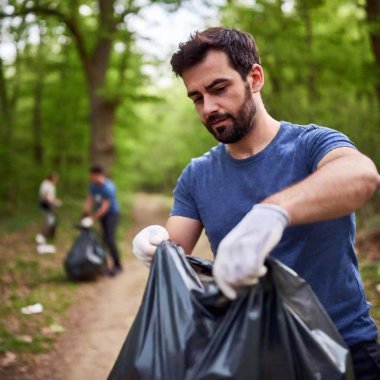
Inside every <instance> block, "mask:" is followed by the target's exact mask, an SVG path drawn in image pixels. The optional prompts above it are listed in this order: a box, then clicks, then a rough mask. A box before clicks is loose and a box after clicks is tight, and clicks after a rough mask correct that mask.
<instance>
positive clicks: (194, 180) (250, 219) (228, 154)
mask: <svg viewBox="0 0 380 380" xmlns="http://www.w3.org/2000/svg"><path fill="white" fill-rule="evenodd" d="M171 64H172V68H173V71H174V72H175V73H176V74H177V75H178V76H180V77H181V78H182V79H183V82H184V84H185V87H186V90H187V95H188V97H189V98H190V99H191V100H192V101H193V103H194V106H195V109H196V111H197V113H198V115H199V117H200V119H201V121H202V122H203V124H204V125H205V127H206V128H207V130H208V131H209V132H210V133H211V134H212V135H213V136H214V137H215V138H216V139H217V140H218V141H219V142H220V144H219V145H218V146H216V147H215V148H213V149H211V150H210V151H209V152H208V153H206V154H205V155H203V156H202V157H199V158H196V159H193V160H192V161H191V162H190V164H189V165H188V166H187V167H186V168H185V170H184V171H183V173H182V174H181V176H180V178H179V180H178V183H177V186H176V188H175V189H174V205H173V208H172V210H171V214H170V217H169V219H168V221H167V224H166V228H164V227H161V226H149V227H147V228H145V229H144V230H142V231H141V232H140V233H139V234H137V235H136V237H135V238H134V241H133V251H134V253H135V254H136V256H137V257H138V258H140V259H141V260H142V261H144V263H145V264H146V265H149V264H150V262H151V260H152V258H153V255H154V252H155V248H156V245H157V244H158V243H159V242H160V241H162V240H163V239H167V238H168V237H170V238H171V239H172V240H173V241H175V242H176V243H178V244H180V245H181V246H182V247H183V248H184V250H185V251H186V252H187V253H189V254H191V252H192V250H193V248H194V246H195V244H196V242H197V241H198V239H199V236H200V234H201V231H202V229H203V228H204V229H205V232H206V234H207V236H208V239H209V241H210V244H211V248H212V251H213V253H214V255H216V259H215V264H214V270H213V274H214V277H215V280H216V282H217V283H218V285H219V287H220V289H221V290H222V291H223V292H224V294H225V295H226V296H227V297H228V298H231V299H234V298H235V297H236V289H237V288H238V287H240V286H244V285H250V284H254V283H256V282H257V281H258V278H259V277H260V276H262V275H264V274H265V272H266V268H265V267H264V260H265V257H266V256H267V255H268V254H271V256H273V257H274V258H276V259H278V260H280V261H282V262H283V263H284V264H286V265H287V266H289V267H291V268H293V269H294V270H295V271H296V272H297V273H299V275H300V276H301V277H303V278H305V280H306V281H307V282H308V283H309V284H310V285H311V287H312V289H313V290H314V292H315V293H316V295H317V296H318V298H319V300H320V301H321V303H322V305H323V306H324V307H325V309H326V311H327V313H328V314H329V315H330V317H331V319H332V320H333V322H334V323H335V325H336V326H337V328H338V330H339V331H340V333H341V335H342V336H343V338H344V340H345V341H346V343H347V345H348V346H349V348H350V351H351V354H352V358H353V363H354V369H355V375H356V378H357V379H359V380H360V379H366V380H369V379H373V380H375V379H379V378H380V348H379V345H378V344H377V336H378V332H377V327H376V326H375V324H374V322H373V320H372V319H371V318H370V315H369V309H370V305H369V303H368V302H367V301H366V297H365V292H364V286H363V283H362V280H361V277H360V274H359V269H358V262H357V259H356V256H355V251H354V242H355V216H354V213H353V211H354V210H356V209H358V208H360V207H361V206H362V205H363V204H364V203H365V202H366V201H367V200H368V199H369V198H370V197H371V196H372V195H373V193H374V192H375V191H376V189H377V188H378V187H379V185H380V177H379V175H378V173H377V170H376V167H375V165H374V164H373V162H372V161H371V160H370V159H369V158H368V157H366V156H364V155H363V154H361V153H360V152H359V151H358V150H357V149H356V148H355V146H354V144H353V143H352V142H351V141H350V140H349V139H348V138H347V137H346V136H344V135H343V134H341V133H340V132H337V131H334V130H332V129H329V128H324V127H320V126H317V125H314V124H310V125H306V126H301V125H297V124H292V123H290V122H285V121H281V122H280V121H278V120H275V119H274V118H273V117H271V116H270V115H269V114H268V112H267V111H266V109H265V107H264V104H263V101H262V99H261V89H262V87H263V85H264V73H263V69H262V67H261V64H260V58H259V53H258V50H257V48H256V45H255V42H254V40H253V38H252V37H251V36H250V35H249V34H247V33H244V32H239V31H237V30H234V29H228V28H210V29H207V30H205V31H204V32H201V33H195V34H193V35H192V36H191V38H190V39H189V40H188V41H187V42H186V43H182V44H180V46H179V50H178V51H177V52H176V53H175V54H174V55H173V57H172V60H171ZM289 96H291V94H289ZM294 101H295V102H296V101H297V99H295V100H294Z"/></svg>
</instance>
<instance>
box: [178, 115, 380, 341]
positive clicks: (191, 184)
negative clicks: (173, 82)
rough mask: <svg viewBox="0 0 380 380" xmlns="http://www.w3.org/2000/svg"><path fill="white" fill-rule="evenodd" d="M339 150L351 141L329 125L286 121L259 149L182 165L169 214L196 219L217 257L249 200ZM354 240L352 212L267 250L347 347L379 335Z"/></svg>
mask: <svg viewBox="0 0 380 380" xmlns="http://www.w3.org/2000/svg"><path fill="white" fill-rule="evenodd" d="M337 147H352V148H354V145H353V143H352V142H351V141H350V140H349V139H348V138H347V137H346V136H345V135H343V134H342V133H340V132H337V131H334V130H332V129H329V128H324V127H320V126H317V125H308V126H301V125H295V124H291V123H288V122H281V127H280V129H279V131H278V133H277V135H276V136H275V137H274V139H273V140H272V141H271V142H270V144H269V145H268V146H267V147H266V148H265V149H264V150H262V151H261V152H259V153H258V154H256V155H254V156H252V157H249V158H247V159H241V160H238V159H234V158H233V157H232V156H231V155H230V154H229V153H228V151H227V150H226V146H225V145H224V144H219V145H218V146H216V147H214V148H212V149H211V150H210V151H209V152H208V153H206V154H205V155H203V156H202V157H199V158H195V159H193V160H192V161H191V162H190V164H189V165H188V166H187V167H186V168H185V170H184V171H183V173H182V174H181V176H180V178H179V180H178V183H177V186H176V187H175V189H174V205H173V208H172V211H171V215H179V216H184V217H188V218H191V219H197V220H200V221H201V222H202V224H203V226H204V228H205V232H206V235H207V237H208V239H209V241H210V244H211V249H212V251H213V253H214V255H215V254H216V252H217V249H218V245H219V243H220V242H221V240H222V239H223V238H224V237H225V236H226V234H227V233H228V232H229V231H231V230H232V229H233V228H234V227H235V226H236V225H237V224H238V223H239V222H240V221H241V219H242V218H243V217H244V216H245V214H246V213H247V212H248V211H250V210H251V208H252V206H253V205H255V204H256V203H260V202H261V201H263V200H264V199H265V198H267V197H268V196H270V195H272V194H274V193H277V192H278V191H280V190H282V189H284V188H285V187H288V186H290V185H293V184H295V183H297V182H299V181H301V180H303V179H304V178H306V177H307V176H309V175H310V174H311V173H313V172H314V171H315V170H316V169H317V165H318V163H319V161H320V160H321V158H322V157H324V156H325V155H326V154H327V153H328V152H329V151H331V150H333V149H335V148H337ZM337 191H339V189H337ZM354 241H355V215H354V214H351V215H347V216H344V217H341V218H338V219H335V220H330V221H324V222H318V223H310V224H304V225H299V226H292V227H289V228H287V229H286V230H285V231H284V235H283V237H282V239H281V241H280V243H279V244H278V246H277V247H276V248H275V249H274V250H273V251H272V252H271V256H272V257H274V258H276V259H278V260H280V261H281V262H283V263H284V264H286V265H287V266H289V267H290V268H292V269H294V270H295V271H296V272H297V273H298V274H299V275H300V276H301V277H303V278H304V279H305V280H306V281H307V282H308V283H309V285H310V286H311V287H312V289H313V290H314V292H315V294H316V295H317V296H318V298H319V300H320V302H321V303H322V305H323V306H324V307H325V309H326V311H327V312H328V314H329V315H330V317H331V319H332V320H333V321H334V323H335V325H336V326H337V328H338V330H339V331H340V333H341V334H342V336H343V338H344V339H345V340H346V342H347V344H348V345H353V344H356V343H358V342H362V341H365V340H372V339H376V338H377V328H376V326H375V324H374V322H373V320H372V319H371V318H370V316H369V308H370V304H369V303H368V302H367V301H366V297H365V293H364V287H363V283H362V280H361V277H360V274H359V270H358V262H357V259H356V256H355V251H354Z"/></svg>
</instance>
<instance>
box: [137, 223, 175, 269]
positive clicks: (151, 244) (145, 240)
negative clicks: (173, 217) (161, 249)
mask: <svg viewBox="0 0 380 380" xmlns="http://www.w3.org/2000/svg"><path fill="white" fill-rule="evenodd" d="M167 239H169V232H168V231H167V230H166V229H165V228H164V227H162V226H158V225H152V226H148V227H146V228H144V229H143V230H141V231H140V232H139V233H138V234H137V235H136V236H135V237H134V239H133V242H132V250H133V253H134V254H135V255H136V257H137V258H138V259H139V260H141V261H142V262H143V263H144V264H145V265H146V266H147V267H148V268H149V267H150V265H151V264H152V260H153V256H154V254H155V252H156V248H157V246H158V245H159V244H160V243H161V242H162V241H163V240H167Z"/></svg>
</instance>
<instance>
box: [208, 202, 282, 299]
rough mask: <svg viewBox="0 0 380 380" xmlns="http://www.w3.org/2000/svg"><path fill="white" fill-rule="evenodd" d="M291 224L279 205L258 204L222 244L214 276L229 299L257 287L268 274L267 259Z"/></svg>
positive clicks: (216, 260)
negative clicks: (245, 288)
mask: <svg viewBox="0 0 380 380" xmlns="http://www.w3.org/2000/svg"><path fill="white" fill-rule="evenodd" d="M288 224H289V215H288V213H287V212H286V211H285V210H284V209H282V208H281V207H279V206H276V205H272V204H258V205H256V206H254V207H253V208H252V210H251V211H249V212H248V214H247V215H246V216H245V217H244V218H243V219H242V220H241V221H240V223H238V224H237V225H236V226H235V227H234V228H233V229H232V230H231V231H230V232H229V233H228V234H227V235H226V236H225V238H224V239H223V240H222V241H221V243H220V245H219V248H218V252H217V256H216V259H215V264H214V269H213V274H214V278H215V281H216V283H217V284H218V286H219V288H220V290H221V291H222V292H223V293H224V295H225V296H226V297H227V298H230V299H235V298H236V288H237V287H239V286H242V285H253V284H255V283H257V282H258V278H259V277H261V276H263V275H265V273H266V271H267V270H266V268H265V266H264V261H265V258H266V257H267V256H268V254H269V253H270V251H271V250H272V249H273V248H274V247H275V246H276V245H277V244H278V243H279V241H280V240H281V237H282V234H283V232H284V229H285V227H286V226H287V225H288Z"/></svg>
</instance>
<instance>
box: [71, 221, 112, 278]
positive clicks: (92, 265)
mask: <svg viewBox="0 0 380 380" xmlns="http://www.w3.org/2000/svg"><path fill="white" fill-rule="evenodd" d="M64 267H65V270H66V273H67V276H68V277H69V278H70V279H71V280H75V281H93V280H95V279H96V277H98V276H99V275H100V274H102V273H104V270H105V267H106V251H105V250H104V248H103V245H102V243H101V241H100V239H99V237H98V236H97V234H96V232H95V231H94V230H93V229H92V228H83V229H81V233H80V234H79V236H78V238H77V239H76V240H75V242H74V244H73V246H72V247H71V249H70V251H69V252H68V254H67V256H66V258H65V261H64Z"/></svg>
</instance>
